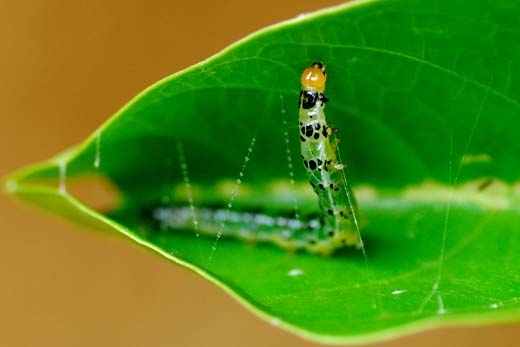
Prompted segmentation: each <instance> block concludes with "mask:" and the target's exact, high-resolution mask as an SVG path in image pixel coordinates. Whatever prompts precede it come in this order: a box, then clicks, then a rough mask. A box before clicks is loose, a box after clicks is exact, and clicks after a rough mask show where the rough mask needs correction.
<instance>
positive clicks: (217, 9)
mask: <svg viewBox="0 0 520 347" xmlns="http://www.w3.org/2000/svg"><path fill="white" fill-rule="evenodd" d="M340 2H341V1H339V0H337V1H316V0H314V1H312V0H300V1H297V2H296V1H290V2H289V1H287V2H285V3H284V2H282V1H279V0H278V1H276V0H264V1H261V2H258V3H255V2H248V1H239V0H222V1H207V2H201V1H193V2H189V1H188V2H174V1H155V0H148V1H136V2H134V3H132V2H128V1H102V0H91V1H84V2H83V1H75V2H71V1H59V0H33V1H30V2H29V1H28V2H18V3H15V2H14V1H13V2H7V1H0V45H1V54H0V76H1V81H2V83H1V84H0V88H1V90H0V117H1V128H0V130H1V132H2V133H1V135H0V151H2V152H1V161H0V163H1V166H0V175H1V176H4V175H5V174H6V173H8V172H12V171H14V170H15V169H18V168H20V167H22V166H25V165H26V164H29V163H31V162H34V161H40V160H43V159H46V158H48V157H49V156H51V155H54V154H55V153H57V152H59V151H61V150H63V149H65V148H66V147H69V146H70V145H73V144H75V143H78V142H79V141H81V140H83V139H84V138H85V137H86V136H87V135H89V134H90V133H91V132H92V131H93V130H94V129H95V128H96V127H97V126H98V125H99V124H101V123H102V122H103V121H105V120H106V119H107V118H108V117H109V116H110V115H111V114H112V113H113V112H115V111H116V110H117V109H118V108H119V107H121V106H122V105H123V104H124V103H125V102H126V101H128V100H129V99H130V98H132V97H133V96H134V95H135V94H136V93H138V92H139V91H141V90H142V89H144V88H145V87H146V86H148V85H149V84H151V83H152V82H154V81H156V80H158V79H160V78H162V77H164V76H167V75H169V74H171V73H173V72H176V71H178V70H180V69H182V68H185V67H187V66H189V65H191V64H193V63H196V62H198V61H200V60H202V59H205V58H207V57H208V56H210V55H211V54H213V53H216V52H218V51H219V50H220V49H222V48H224V47H225V46H227V45H228V44H230V43H232V42H234V41H235V40H237V39H240V38H242V37H243V36H245V35H247V34H249V33H251V32H253V31H255V30H257V29H260V28H262V27H263V26H266V25H269V24H273V23H276V22H278V21H280V20H283V19H288V18H292V17H294V16H296V15H298V14H300V13H302V12H308V11H311V10H315V9H318V8H320V7H325V6H328V5H333V4H337V3H340ZM0 218H1V221H2V230H1V234H0V235H1V236H0V239H1V240H2V241H1V243H0V248H1V249H0V254H1V255H0V276H1V281H2V282H1V285H0V346H16V347H17V346H187V347H189V346H245V345H247V346H266V345H275V346H313V345H315V344H313V343H310V342H306V341H303V340H301V339H299V338H297V337H294V336H292V335H289V334H288V333H286V332H284V331H281V330H279V329H278V328H275V327H273V326H270V325H269V324H268V323H266V322H264V321H262V320H260V319H258V318H257V317H255V316H253V315H252V314H251V313H249V312H247V311H246V310H245V309H244V308H243V307H241V306H240V305H239V304H238V303H236V302H235V301H233V300H232V299H231V298H229V297H228V296H227V295H225V294H224V293H223V292H222V291H221V290H220V289H218V288H217V287H215V286H214V285H212V284H210V283H208V282H207V281H205V280H203V279H202V278H199V277H198V276H196V275H195V274H193V273H191V272H189V271H187V270H184V269H183V268H180V267H178V266H172V264H170V263H168V262H166V261H163V260H162V259H161V258H159V257H158V256H152V255H151V254H150V253H149V252H147V251H145V250H143V249H142V248H137V247H135V246H134V245H133V244H131V243H130V242H125V241H123V240H121V239H117V238H112V237H106V236H102V235H98V234H96V233H88V232H84V231H81V230H80V229H78V228H77V227H74V226H72V225H69V224H66V223H64V222H62V221H59V220H56V219H54V218H51V217H49V216H46V215H44V214H41V213H39V212H37V211H35V210H31V209H28V208H25V207H21V206H20V205H19V204H17V203H15V201H14V200H12V199H8V198H7V197H5V196H3V195H2V196H0ZM519 327H520V326H519V325H516V326H515V325H509V326H508V325H503V326H495V327H474V328H457V329H453V328H452V329H442V330H437V331H430V332H425V333H421V334H418V335H415V336H410V337H406V338H403V339H400V340H396V341H391V342H387V343H382V344H379V345H380V346H385V347H390V346H418V345H420V346H436V345H441V344H442V345H444V346H488V345H495V346H496V345H499V346H500V345H501V346H513V345H516V343H515V342H514V340H516V341H518V340H520V329H519Z"/></svg>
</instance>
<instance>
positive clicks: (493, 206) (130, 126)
mask: <svg viewBox="0 0 520 347" xmlns="http://www.w3.org/2000/svg"><path fill="white" fill-rule="evenodd" d="M519 17H520V4H518V2H517V1H513V0H511V1H506V0H500V1H494V2H493V3H492V4H490V3H488V1H484V0H478V1H473V2H472V3H471V6H464V5H463V4H460V3H458V2H457V3H455V2H453V1H448V0H440V1H435V2H431V1H426V0H424V1H422V0H416V1H410V0H394V1H366V2H352V3H349V4H347V5H344V6H339V7H336V8H331V9H328V10H325V11H321V12H318V13H315V14H311V15H306V16H304V17H301V18H298V19H295V20H292V21H289V22H285V23H281V24H279V25H276V26H273V27H270V28H267V29H265V30H263V31H261V32H259V33H256V34H254V35H252V36H250V37H248V38H246V39H244V40H242V41H240V42H238V43H237V44H235V45H233V46H231V47H229V48H228V49H226V50H224V51H223V52H221V53H220V54H218V55H216V56H214V57H211V58H210V59H208V60H207V61H204V62H202V63H201V64H198V65H195V66H193V67H191V68H189V69H187V70H184V71H181V72H179V73H177V74H174V75H172V76H170V77H168V78H166V79H164V80H162V81H159V82H157V83H156V84H154V85H152V86H151V87H149V88H148V89H146V90H145V91H143V92H142V93H141V94H140V95H138V96H137V97H136V98H135V99H133V100H132V101H131V102H130V103H129V104H128V105H126V106H125V107H124V108H123V109H122V110H121V111H119V112H118V113H117V114H116V115H115V116H114V117H113V118H111V119H110V120H109V121H108V122H107V123H105V124H104V125H103V126H101V127H100V128H99V129H98V131H96V132H95V133H94V134H93V135H92V136H91V137H89V138H88V139H87V140H86V141H85V142H84V143H83V144H82V145H81V146H79V147H78V148H73V149H71V150H69V151H67V152H66V153H64V154H62V155H60V156H57V157H55V158H52V159H50V160H49V161H46V162H44V163H41V164H37V165H35V166H33V167H30V168H28V169H25V170H22V171H20V172H19V173H17V174H15V175H13V176H12V177H11V179H10V180H9V181H8V183H7V188H8V190H9V191H10V192H11V193H13V194H16V195H17V196H19V197H21V198H22V199H24V200H26V201H29V202H31V203H34V204H36V205H38V206H41V207H43V208H46V209H48V210H50V211H52V212H54V213H57V214H60V215H62V216H64V217H66V218H69V219H72V220H74V221H76V222H78V223H80V224H84V225H88V226H90V227H92V228H95V229H103V230H109V231H116V232H118V233H122V234H124V235H126V236H128V237H129V238H131V239H132V240H134V241H136V242H138V243H140V244H142V245H144V246H146V247H149V248H152V249H154V250H156V251H157V252H159V253H160V254H162V255H163V256H165V257H167V258H169V259H171V260H172V261H174V262H176V263H179V264H182V265H184V266H186V267H188V268H190V269H192V270H194V271H196V272H198V273H200V274H201V275H203V276H205V277H206V278H208V279H209V280H211V281H213V282H214V283H216V284H217V285H219V286H221V287H222V288H224V289H225V290H226V291H228V292H229V293H230V294H231V295H233V296H234V297H235V298H237V300H239V301H240V302H242V303H243V304H245V305H246V306H247V307H249V308H251V309H252V310H253V311H254V312H255V313H257V314H259V315H260V316H262V317H264V318H265V319H268V320H270V321H272V322H273V323H274V324H277V325H280V326H281V327H284V328H286V329H289V330H290V331H293V332H295V333H297V334H299V335H301V336H304V337H307V338H311V339H314V340H317V341H320V342H326V343H348V342H356V343H359V342H370V341H376V340H380V339H383V338H389V337H395V336H398V335H400V334H404V333H409V332H413V331H417V330H420V329H423V328H425V327H431V326H439V325H444V324H456V323H470V322H472V323H483V322H496V321H517V320H518V319H519V318H520V271H519V265H518V264H520V252H519V251H518V250H519V249H520V226H519V224H520V218H519V217H520V209H519V208H518V202H519V201H520V194H519V193H520V184H519V183H518V181H519V177H520V174H519V170H518V168H520V142H519V141H517V140H516V139H517V134H518V133H519V131H520V97H519V95H520V74H519V73H518V71H520V68H519V66H518V65H519V63H518V61H519V60H518V57H519V56H520V29H519V27H518V18H519ZM315 60H320V61H325V62H326V64H327V71H328V76H329V79H328V84H327V90H326V94H327V96H328V97H329V98H330V100H331V101H330V103H329V104H328V106H327V109H326V113H327V117H328V119H329V122H330V123H332V124H333V126H334V127H336V128H338V129H340V133H339V135H338V137H339V138H340V139H341V140H342V141H341V143H340V145H339V149H340V153H341V157H342V159H343V161H344V162H345V164H346V165H347V169H346V172H347V178H348V180H349V182H350V184H351V185H352V186H353V187H354V188H355V192H356V194H357V195H358V200H359V204H360V210H361V214H362V220H363V223H362V230H361V232H362V237H363V240H364V245H365V247H364V250H363V251H362V252H361V251H357V250H353V249H346V250H343V251H340V252H338V253H336V254H334V255H333V256H331V257H320V256H315V255H310V254H306V253H301V252H298V253H291V252H287V251H285V250H283V249H279V248H277V247H274V246H272V245H268V244H251V243H247V242H241V241H237V240H234V239H228V238H226V237H222V238H219V239H217V238H216V237H207V236H204V235H199V230H196V227H191V228H185V229H186V230H179V231H178V232H173V231H171V230H158V229H157V228H154V227H153V223H151V220H150V216H149V215H147V213H145V211H146V210H147V209H149V208H150V206H157V205H164V206H168V205H175V204H187V205H190V200H192V201H193V203H192V204H191V206H193V207H194V208H202V207H207V208H215V206H223V207H225V208H227V209H228V210H230V211H234V210H237V211H244V210H254V211H261V212H262V213H266V214H269V215H272V216H277V215H282V214H286V213H287V211H295V207H296V209H297V210H298V211H304V212H305V213H307V212H308V213H314V212H317V211H318V209H317V202H316V201H315V200H316V198H315V197H314V196H313V195H312V191H311V188H310V186H308V184H307V183H306V181H305V180H306V178H305V171H304V170H303V167H302V165H301V163H300V159H299V158H300V154H299V143H298V128H297V127H296V120H297V107H296V106H297V98H298V91H299V87H300V86H299V75H300V73H301V70H302V69H303V68H305V67H306V66H307V65H308V64H309V63H310V62H312V61H315ZM92 175H97V176H101V177H103V178H104V179H107V180H109V181H110V182H112V183H113V184H114V185H115V186H116V187H117V189H118V192H119V194H120V195H121V203H120V205H119V206H118V208H117V209H116V210H114V211H109V212H107V213H104V214H103V213H101V212H97V211H95V210H94V209H93V208H91V207H88V206H85V205H84V204H83V203H81V202H80V201H79V200H78V199H76V198H75V197H73V196H72V195H70V194H69V193H68V192H67V190H66V188H67V187H68V185H69V184H71V182H73V181H74V180H75V179H76V178H79V179H80V178H81V177H91V176H92ZM49 182H51V183H49ZM52 182H55V183H54V184H53V183H52ZM221 231H222V233H223V234H225V232H226V226H225V224H224V225H223V226H222V230H221Z"/></svg>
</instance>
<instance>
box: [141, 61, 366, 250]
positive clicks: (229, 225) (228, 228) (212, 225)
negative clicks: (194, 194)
mask: <svg viewBox="0 0 520 347" xmlns="http://www.w3.org/2000/svg"><path fill="white" fill-rule="evenodd" d="M326 80H327V75H326V72H325V65H324V64H323V63H321V62H315V63H313V64H311V65H310V66H309V67H308V68H307V69H305V70H304V71H303V74H302V76H301V84H302V88H301V90H300V95H299V123H298V124H299V127H298V131H299V137H300V148H301V158H302V161H303V166H304V168H305V170H306V172H307V176H308V179H309V182H310V185H311V186H312V188H313V190H314V192H315V193H316V194H317V196H318V202H319V206H320V208H321V214H320V215H319V216H318V218H314V217H311V216H307V218H293V217H291V216H282V215H277V216H276V217H273V216H269V215H267V214H264V213H254V212H252V211H247V210H244V211H237V210H236V209H233V210H231V208H230V206H229V204H228V207H227V208H226V207H221V208H219V207H214V208H207V207H195V206H194V205H193V204H191V206H189V207H187V206H169V207H154V208H152V211H151V213H152V215H151V217H152V219H153V220H154V221H155V222H159V228H160V229H161V230H165V229H166V230H168V229H175V230H179V229H190V228H191V227H192V226H194V225H195V224H196V225H197V231H198V232H200V233H201V234H207V235H219V237H220V235H222V236H223V237H226V236H233V237H236V238H240V239H243V240H248V241H259V242H269V243H273V244H276V245H278V246H280V247H282V248H284V249H289V250H298V249H302V250H306V251H308V252H310V253H318V254H323V255H328V254H330V253H332V252H333V251H334V250H336V249H338V248H342V247H345V246H348V245H350V246H357V247H360V246H361V240H360V237H359V230H358V227H357V217H356V216H357V204H356V201H355V199H354V195H353V193H352V191H351V190H350V188H349V186H348V185H347V182H346V179H345V175H344V172H343V168H344V165H343V164H341V163H340V162H339V161H338V159H337V155H336V151H337V148H336V147H337V143H338V139H337V138H336V137H335V134H336V133H337V131H338V130H337V129H334V128H332V127H330V126H329V125H328V124H327V121H326V119H325V113H324V108H325V104H326V103H327V101H328V99H327V98H326V97H325V95H324V94H323V93H324V90H325V83H326ZM148 211H149V209H148ZM148 213H149V212H147V214H148Z"/></svg>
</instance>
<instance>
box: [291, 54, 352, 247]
mask: <svg viewBox="0 0 520 347" xmlns="http://www.w3.org/2000/svg"><path fill="white" fill-rule="evenodd" d="M326 82H327V73H326V72H325V65H324V64H323V63H322V62H314V63H312V64H311V65H310V66H309V67H308V68H307V69H305V70H304V71H303V74H302V76H301V84H302V89H301V90H300V100H299V107H300V113H299V116H300V117H299V121H298V125H299V130H300V148H301V158H302V161H303V166H304V167H305V170H306V171H307V177H308V179H309V182H310V184H311V186H312V188H313V190H314V192H315V193H316V195H317V196H318V200H319V205H320V208H321V211H322V220H323V226H322V228H321V229H320V231H319V232H318V235H317V242H316V243H314V244H313V245H309V250H310V251H312V252H316V253H330V252H332V251H333V250H334V249H337V248H341V247H343V246H345V245H350V246H357V247H360V246H361V239H360V235H359V230H358V225H357V203H356V200H355V197H354V194H353V192H352V191H351V190H350V188H349V186H348V185H347V182H346V179H345V173H344V171H343V169H344V167H345V166H344V165H343V164H342V163H340V162H339V161H338V159H337V155H336V153H337V144H338V142H339V140H338V139H337V138H336V137H335V134H336V133H337V132H338V129H335V128H332V127H330V126H329V125H328V124H327V120H326V118H325V113H324V109H325V104H326V103H327V102H328V101H329V99H328V98H327V97H325V94H324V91H325V84H326Z"/></svg>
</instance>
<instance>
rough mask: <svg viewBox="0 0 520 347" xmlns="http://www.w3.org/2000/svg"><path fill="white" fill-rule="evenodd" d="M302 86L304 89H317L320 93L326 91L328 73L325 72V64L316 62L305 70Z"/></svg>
mask: <svg viewBox="0 0 520 347" xmlns="http://www.w3.org/2000/svg"><path fill="white" fill-rule="evenodd" d="M301 81H302V87H303V88H304V89H307V88H311V89H315V90H316V91H318V92H319V93H323V92H324V91H325V82H327V73H326V72H325V64H323V63H322V62H319V61H317V62H314V63H312V64H311V66H309V67H308V68H306V69H305V70H304V71H303V74H302V79H301Z"/></svg>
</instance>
